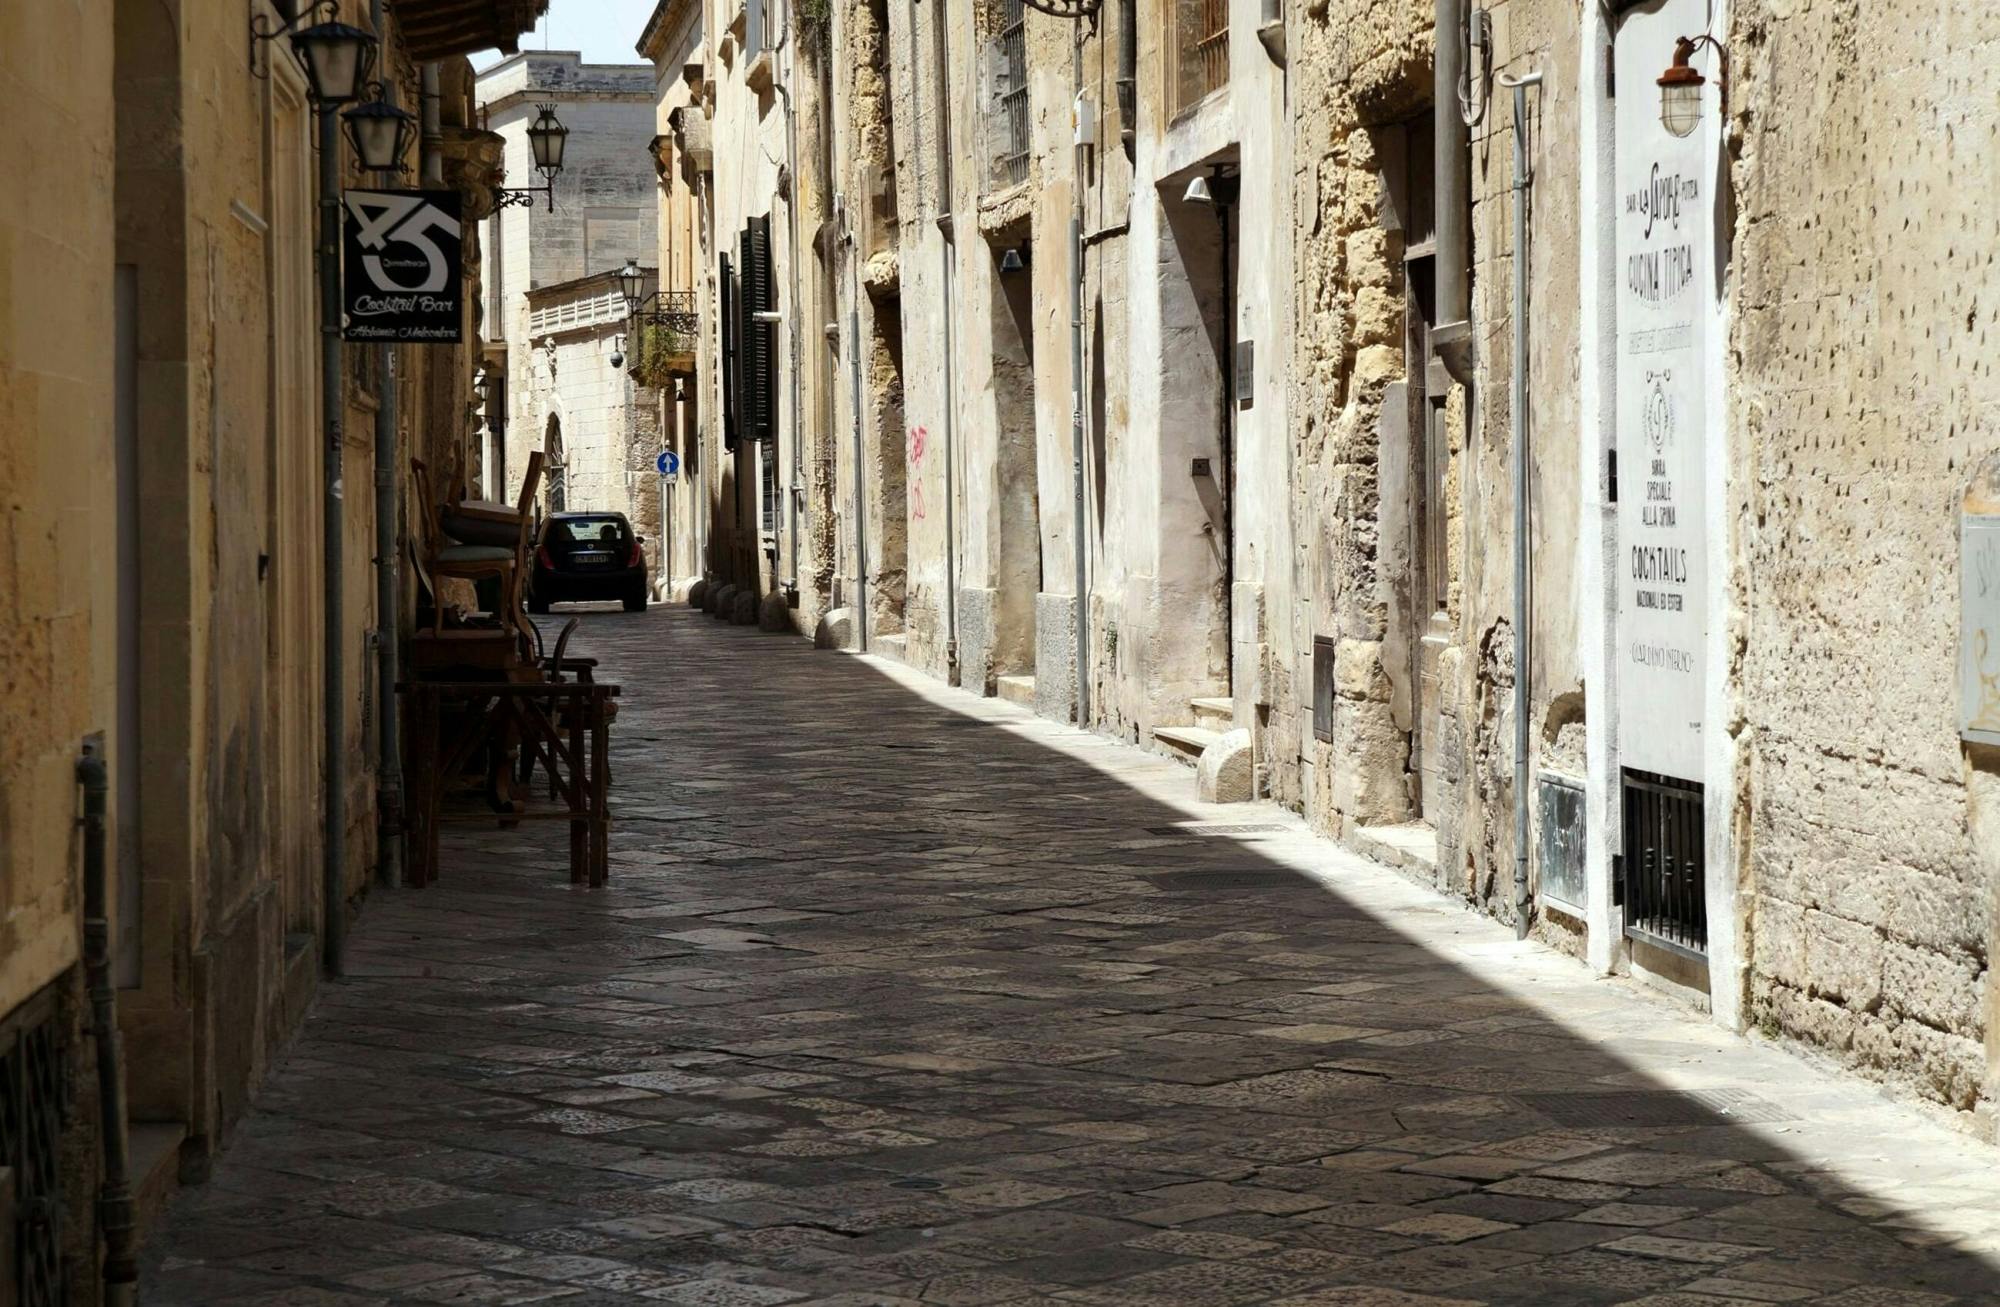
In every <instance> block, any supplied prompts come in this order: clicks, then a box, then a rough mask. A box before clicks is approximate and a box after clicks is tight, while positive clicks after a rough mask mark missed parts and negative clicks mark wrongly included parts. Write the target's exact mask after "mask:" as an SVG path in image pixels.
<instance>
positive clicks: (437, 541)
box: [410, 450, 542, 635]
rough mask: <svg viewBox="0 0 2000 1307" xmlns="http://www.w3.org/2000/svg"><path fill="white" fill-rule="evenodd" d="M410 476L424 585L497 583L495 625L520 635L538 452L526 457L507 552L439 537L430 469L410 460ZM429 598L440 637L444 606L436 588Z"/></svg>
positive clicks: (538, 481)
mask: <svg viewBox="0 0 2000 1307" xmlns="http://www.w3.org/2000/svg"><path fill="white" fill-rule="evenodd" d="M410 471H411V472H412V473H413V474H414V475H415V476H416V479H417V498H418V500H419V501H420V502H421V503H422V505H423V514H424V517H423V530H424V543H425V548H424V551H423V552H424V557H423V561H422V564H421V566H422V571H423V574H424V579H425V581H426V582H431V581H433V580H447V579H456V580H463V581H479V580H482V579H484V578H487V577H495V578H497V579H498V580H499V582H500V600H499V609H500V611H498V612H496V613H495V614H494V616H496V617H498V618H499V619H500V622H501V624H502V626H503V627H506V628H511V629H512V630H513V631H515V632H517V633H520V634H523V635H525V634H526V633H527V630H528V617H527V613H526V611H525V609H524V608H523V606H522V600H523V591H524V590H525V589H526V588H527V587H526V581H527V575H528V544H529V539H528V538H529V535H530V533H531V532H532V531H533V529H534V515H533V513H532V512H531V510H532V509H533V507H534V503H535V492H536V491H537V490H539V489H540V488H541V482H542V455H541V452H540V451H539V450H537V451H536V452H535V453H533V454H530V455H529V456H528V474H527V476H525V477H524V478H522V480H521V498H520V500H519V502H518V504H517V505H516V509H515V511H516V512H517V513H518V514H519V515H520V523H519V525H518V526H517V528H516V530H515V538H514V544H513V546H512V547H511V548H510V547H508V546H506V545H466V544H460V543H458V542H457V541H455V540H452V539H451V538H450V537H449V536H447V535H446V534H445V532H444V527H443V525H442V524H441V521H440V516H439V510H438V502H437V499H436V498H435V497H434V496H433V495H432V493H431V481H430V469H428V468H427V467H425V466H424V463H423V460H421V459H414V458H413V459H411V460H410ZM431 595H432V597H433V598H434V599H436V600H437V602H435V603H433V604H432V613H433V618H432V625H431V633H432V634H433V635H439V634H441V633H442V632H443V630H444V603H443V601H442V599H441V598H439V597H438V592H437V588H436V587H435V585H433V586H432V589H431Z"/></svg>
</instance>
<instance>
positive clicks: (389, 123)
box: [340, 82, 417, 172]
mask: <svg viewBox="0 0 2000 1307" xmlns="http://www.w3.org/2000/svg"><path fill="white" fill-rule="evenodd" d="M370 86H371V89H372V91H373V95H372V96H371V98H369V99H366V100H363V101H362V102H361V103H360V104H357V105H355V106H354V107H353V108H352V109H349V110H348V111H347V112H346V113H343V114H342V115H340V116H341V118H342V119H344V120H345V121H346V123H347V139H348V141H349V142H351V143H352V144H353V146H354V153H355V156H356V157H357V158H359V159H360V160H361V166H362V167H364V168H369V169H372V170H374V171H375V172H404V171H407V170H406V169H405V168H404V167H403V156H404V155H405V154H407V153H408V152H409V148H410V142H411V141H413V140H415V139H416V135H417V120H416V118H415V116H414V115H412V114H408V113H405V112H404V111H403V110H401V109H398V108H397V107H396V106H395V105H393V104H390V103H389V93H388V91H387V90H386V89H385V88H384V87H383V85H382V84H381V83H380V82H374V83H371V84H370Z"/></svg>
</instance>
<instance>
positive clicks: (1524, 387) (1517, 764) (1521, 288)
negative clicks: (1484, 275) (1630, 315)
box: [1500, 72, 1542, 939]
mask: <svg viewBox="0 0 2000 1307" xmlns="http://www.w3.org/2000/svg"><path fill="white" fill-rule="evenodd" d="M1541 82H1542V75H1541V73H1539V72H1532V73H1525V74H1523V75H1522V76H1520V77H1518V78H1509V77H1503V78H1501V79H1500V84H1501V85H1502V86H1506V87H1510V88H1512V90H1513V92H1514V306H1513V322H1512V324H1511V325H1512V333H1513V337H1514V376H1513V378H1512V380H1513V395H1512V396H1511V398H1510V399H1509V401H1508V404H1507V424H1508V426H1509V427H1510V428H1511V430H1510V432H1509V439H1511V440H1512V441H1513V445H1514V451H1513V452H1514V458H1513V464H1514V938H1516V939H1526V938H1527V937H1528V914H1529V911H1530V910H1531V909H1532V908H1533V907H1534V900H1533V898H1532V897H1531V896H1530V895H1529V893H1528V744H1529V738H1528V698H1529V694H1528V691H1529V680H1530V673H1531V672H1532V670H1533V668H1534V661H1533V658H1532V657H1531V654H1532V653H1533V649H1534V640H1533V637H1532V635H1531V634H1530V632H1529V629H1528V471H1529V468H1528V419H1527V412H1528V187H1529V185H1530V184H1531V182H1532V177H1531V175H1530V174H1529V172H1528V144H1527V131H1528V88H1529V87H1530V86H1539V85H1541Z"/></svg>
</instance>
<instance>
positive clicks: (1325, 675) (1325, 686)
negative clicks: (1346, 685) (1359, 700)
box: [1313, 635, 1333, 744]
mask: <svg viewBox="0 0 2000 1307" xmlns="http://www.w3.org/2000/svg"><path fill="white" fill-rule="evenodd" d="M1313 738H1314V739H1315V740H1322V741H1324V742H1326V743H1328V744H1331V743H1333V637H1332V636H1329V635H1316V636H1314V637H1313Z"/></svg>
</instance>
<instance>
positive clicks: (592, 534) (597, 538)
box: [549, 517, 628, 546]
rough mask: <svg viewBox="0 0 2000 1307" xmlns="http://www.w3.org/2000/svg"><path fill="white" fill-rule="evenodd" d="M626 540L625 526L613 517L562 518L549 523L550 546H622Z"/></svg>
mask: <svg viewBox="0 0 2000 1307" xmlns="http://www.w3.org/2000/svg"><path fill="white" fill-rule="evenodd" d="M627 539H628V535H627V530H626V526H625V524H624V523H623V522H621V521H619V520H618V519H617V518H615V517H564V518H557V519H556V520H555V521H553V522H551V523H549V542H550V543H551V544H556V545H565V546H567V545H579V544H580V545H598V544H624V543H626V542H627Z"/></svg>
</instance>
